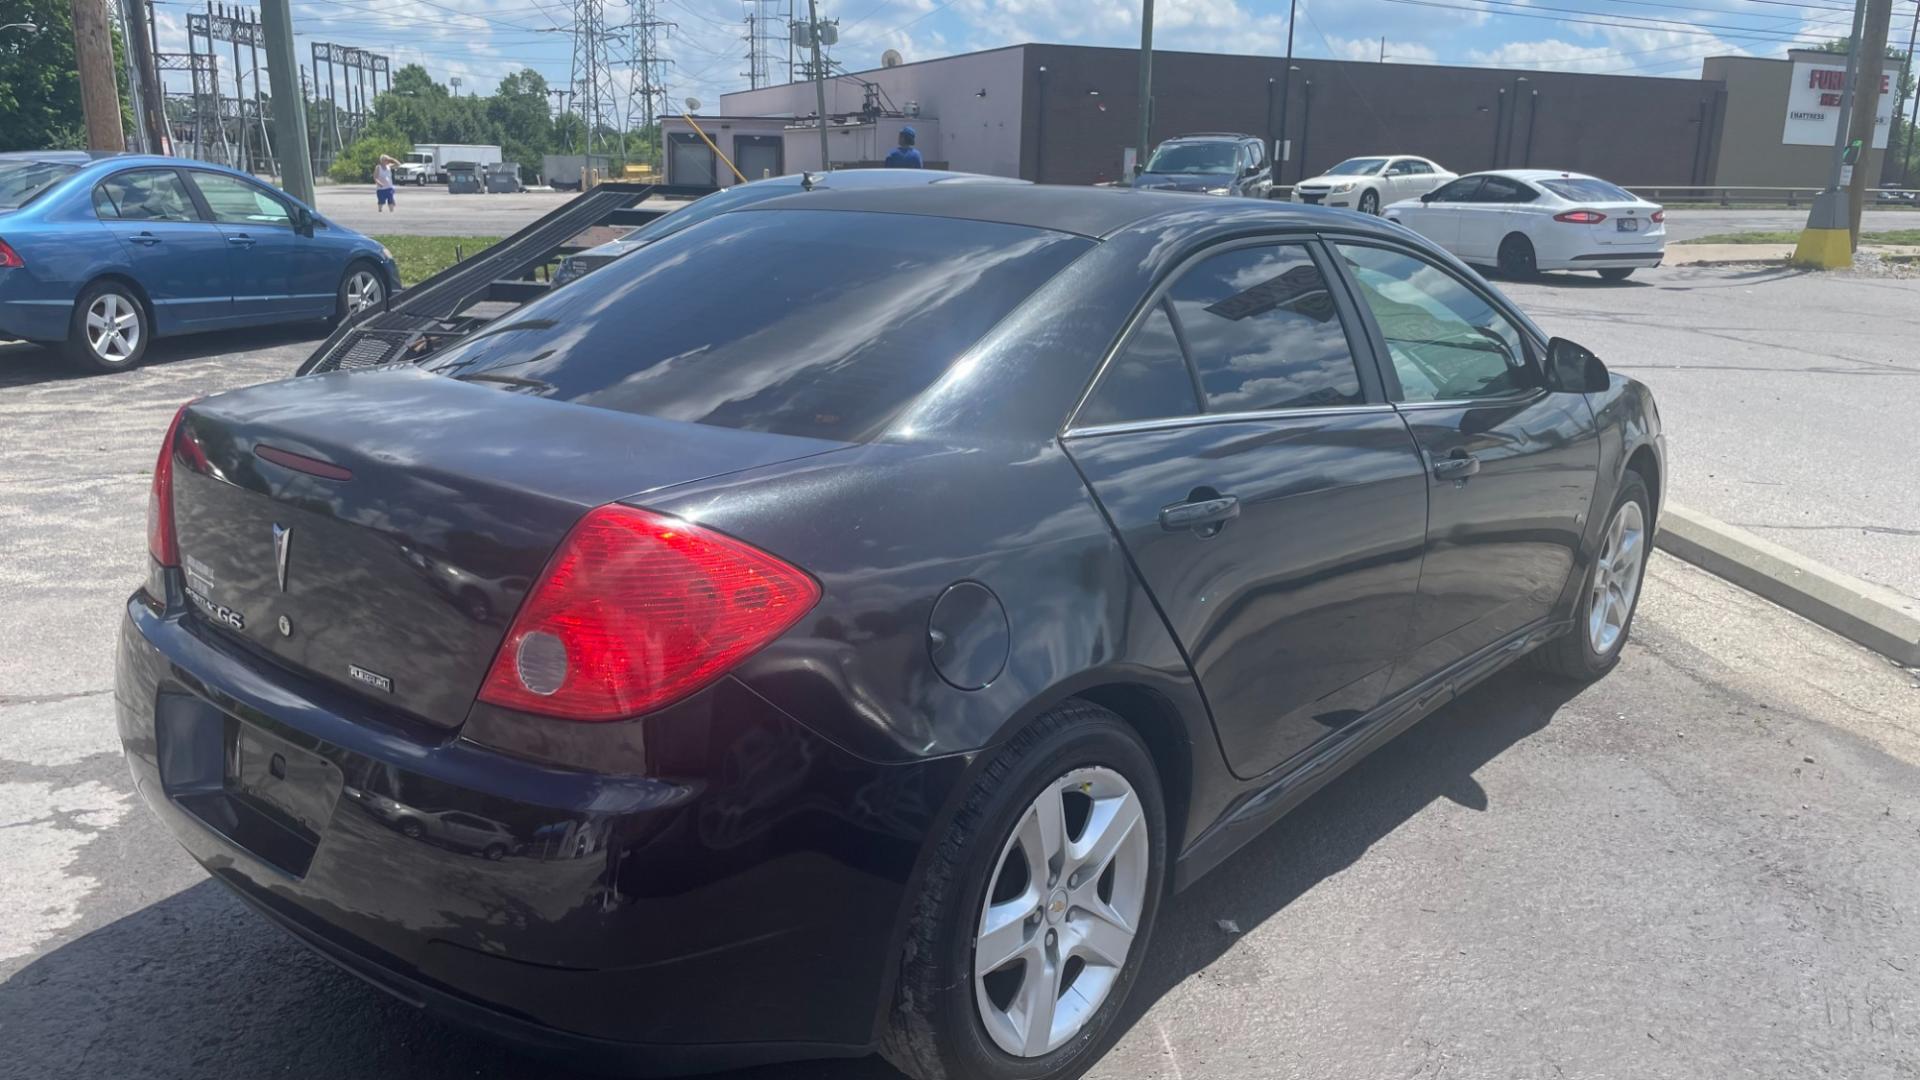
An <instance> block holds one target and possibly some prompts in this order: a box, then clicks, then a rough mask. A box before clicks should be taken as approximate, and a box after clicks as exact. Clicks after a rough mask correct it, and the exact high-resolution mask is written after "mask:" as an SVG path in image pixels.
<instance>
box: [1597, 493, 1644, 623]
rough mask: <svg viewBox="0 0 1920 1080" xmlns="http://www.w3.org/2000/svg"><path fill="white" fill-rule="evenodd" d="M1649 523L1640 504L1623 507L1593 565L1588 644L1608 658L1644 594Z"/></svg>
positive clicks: (1616, 515) (1614, 516)
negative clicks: (1642, 578) (1643, 564)
mask: <svg viewBox="0 0 1920 1080" xmlns="http://www.w3.org/2000/svg"><path fill="white" fill-rule="evenodd" d="M1646 549H1647V520H1646V515H1645V514H1643V513H1642V512H1641V510H1640V504H1639V503H1638V502H1634V501H1632V500H1628V501H1627V502H1624V503H1621V504H1620V509H1619V510H1617V511H1615V512H1614V515H1613V520H1612V521H1610V522H1608V523H1607V538H1606V541H1605V544H1604V546H1603V547H1602V548H1601V549H1600V557H1599V558H1598V559H1595V560H1594V563H1593V582H1592V585H1591V589H1592V592H1593V603H1592V604H1591V605H1589V611H1588V614H1587V643H1588V644H1589V645H1591V646H1592V647H1593V651H1594V653H1596V654H1597V655H1600V656H1606V655H1607V654H1609V653H1611V652H1612V651H1613V650H1614V649H1615V648H1617V647H1618V646H1619V644H1620V639H1621V637H1622V636H1624V635H1625V633H1626V630H1627V620H1628V619H1629V618H1631V617H1632V616H1633V602H1634V600H1635V599H1637V598H1638V597H1639V594H1640V564H1641V562H1642V561H1644V560H1645V558H1646Z"/></svg>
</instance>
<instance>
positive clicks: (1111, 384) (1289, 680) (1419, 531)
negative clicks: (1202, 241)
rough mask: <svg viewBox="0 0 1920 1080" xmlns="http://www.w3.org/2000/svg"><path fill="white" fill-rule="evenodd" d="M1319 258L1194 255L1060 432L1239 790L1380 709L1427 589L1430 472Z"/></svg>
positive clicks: (1222, 252) (1309, 251)
mask: <svg viewBox="0 0 1920 1080" xmlns="http://www.w3.org/2000/svg"><path fill="white" fill-rule="evenodd" d="M1326 258H1327V256H1326V253H1325V252H1324V250H1322V249H1321V248H1320V247H1319V245H1318V244H1317V243H1314V242H1307V241H1291V240H1289V241H1279V240H1272V239H1268V240H1257V241H1242V242H1239V243H1236V244H1232V245H1226V246H1222V247H1219V248H1215V249H1211V250H1209V251H1207V252H1204V253H1202V254H1200V255H1197V256H1195V257H1194V258H1192V259H1189V260H1188V261H1187V262H1186V263H1185V264H1183V266H1182V268H1181V269H1180V270H1178V271H1176V273H1175V274H1174V275H1173V276H1172V277H1171V278H1170V279H1169V281H1168V283H1166V284H1163V285H1162V286H1161V288H1160V289H1159V291H1157V292H1156V293H1155V294H1154V295H1153V296H1152V298H1151V303H1150V304H1149V305H1148V306H1147V307H1146V308H1145V309H1144V311H1143V313H1142V314H1141V315H1140V316H1139V317H1138V318H1137V320H1136V322H1135V324H1134V326H1133V327H1132V329H1131V331H1130V332H1129V334H1128V335H1127V336H1126V337H1125V338H1124V341H1123V344H1122V345H1121V346H1120V348H1118V349H1117V350H1116V352H1115V353H1114V355H1113V357H1112V359H1111V360H1110V361H1109V362H1108V364H1107V366H1106V368H1105V370H1104V371H1103V373H1102V375H1101V377H1100V379H1099V381H1098V383H1097V384H1096V385H1095V387H1094V389H1093V390H1092V391H1091V392H1090V394H1089V395H1088V397H1087V399H1086V401H1085V402H1084V403H1083V404H1082V406H1081V408H1080V409H1079V410H1078V412H1077V413H1076V415H1075V417H1074V420H1073V423H1072V425H1071V426H1070V428H1069V430H1068V432H1067V434H1066V436H1065V437H1064V440H1063V441H1064V445H1065V447H1066V449H1067V452H1068V454H1069V455H1070V456H1071V457H1072V458H1073V460H1074V462H1075V463H1076V464H1077V465H1078V466H1079V468H1080V470H1081V474H1082V475H1083V476H1084V477H1085V479H1086V481H1087V483H1088V485H1089V487H1090V488H1091V490H1092V491H1093V493H1094V495H1095V497H1096V498H1097V499H1098V501H1099V503H1100V505H1101V506H1102V507H1103V508H1104V509H1105V511H1106V513H1107V516H1108V518H1109V519H1110V520H1111V521H1112V523H1113V526H1114V528H1115V530H1116V531H1117V532H1118V534H1119V536H1120V538H1121V541H1122V542H1123V543H1124V544H1125V546H1126V549H1127V551H1128V553H1129V554H1130V555H1131V556H1132V558H1133V561H1134V565H1135V566H1136V567H1137V568H1138V570H1139V573H1140V575H1141V578H1142V580H1143V582H1144V584H1145V585H1146V587H1147V589H1148V591H1149V592H1150V593H1151V594H1152V596H1153V599H1154V601H1155V603H1156V604H1157V605H1158V607H1159V610H1160V612H1161V614H1162V615H1163V617H1164V618H1165V619H1166V622H1167V624H1168V627H1169V628H1170V629H1171V631H1172V632H1173V634H1174V636H1175V638H1176V639H1177V640H1178V641H1179V642H1180V645H1181V647H1182V649H1183V650H1184V651H1185V653H1186V656H1187V659H1188V661H1189V663H1190V664H1191V665H1192V667H1193V671H1194V674H1195V675H1196V676H1197V677H1198V679H1199V681H1200V685H1201V687H1202V690H1203V691H1204V693H1205V694H1206V697H1207V701H1208V704H1209V706H1210V708H1211V709H1212V713H1213V719H1214V723H1215V725H1216V727H1217V729H1218V732H1219V736H1220V742H1221V746H1222V747H1223V749H1224V750H1225V752H1226V754H1227V758H1228V761H1229V763H1230V764H1231V766H1232V768H1233V769H1234V771H1235V772H1236V773H1238V774H1240V775H1242V776H1253V775H1257V774H1259V773H1263V772H1266V771H1268V770H1270V769H1272V768H1274V767H1276V766H1278V765H1281V764H1282V763H1284V762H1286V761H1288V760H1289V759H1292V758H1294V757H1296V756H1298V755H1299V754H1301V753H1303V752H1305V751H1307V750H1309V749H1311V748H1312V747H1313V746H1314V744H1316V743H1318V742H1319V741H1320V740H1322V739H1324V738H1326V737H1328V736H1330V735H1332V734H1334V733H1336V732H1338V731H1340V730H1341V729H1342V728H1344V727H1345V726H1347V725H1348V724H1350V723H1352V722H1353V721H1354V720H1356V719H1358V718H1359V717H1360V716H1362V715H1363V714H1365V713H1366V712H1367V710H1368V709H1370V708H1372V707H1373V706H1374V705H1375V704H1377V703H1378V702H1379V701H1380V699H1381V694H1382V691H1383V689H1384V687H1385V685H1386V682H1387V679H1388V677H1389V676H1390V674H1391V672H1392V669H1393V666H1394V663H1395V660H1396V659H1397V658H1398V657H1399V656H1400V654H1401V651H1402V648H1403V646H1404V644H1405V643H1406V640H1407V630H1408V628H1409V626H1410V619H1411V616H1412V613H1413V603H1414V596H1415V593H1416V591H1417V585H1418V578H1419V555H1418V553H1419V551H1420V549H1421V547H1422V545H1423V543H1424V540H1425V530H1426V513H1427V507H1426V498H1427V494H1426V489H1427V482H1426V470H1425V466H1424V464H1423V463H1422V461H1421V458H1420V454H1419V451H1418V448H1417V446H1416V445H1415V444H1414V442H1413V439H1412V437H1411V436H1410V435H1409V434H1408V431H1407V428H1406V425H1405V424H1404V423H1402V422H1401V420H1400V418H1399V416H1398V414H1397V413H1396V412H1395V411H1394V410H1393V408H1392V407H1391V406H1390V405H1388V404H1387V403H1386V402H1385V400H1384V397H1383V390H1382V388H1381V385H1380V381H1379V379H1378V377H1377V374H1376V373H1375V371H1374V366H1373V365H1372V364H1370V363H1364V362H1356V358H1357V357H1362V358H1363V357H1365V356H1366V355H1367V354H1366V352H1365V349H1366V348H1367V346H1366V339H1365V336H1364V333H1363V332H1362V331H1360V329H1359V326H1358V324H1357V323H1356V321H1355V320H1356V319H1357V315H1356V313H1355V312H1354V310H1353V309H1352V308H1351V306H1350V302H1349V301H1348V300H1347V298H1346V297H1345V295H1344V294H1343V293H1340V292H1338V291H1336V290H1331V289H1329V288H1328V281H1329V280H1330V279H1329V276H1328V270H1327V265H1326Z"/></svg>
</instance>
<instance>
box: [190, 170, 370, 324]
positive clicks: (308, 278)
mask: <svg viewBox="0 0 1920 1080" xmlns="http://www.w3.org/2000/svg"><path fill="white" fill-rule="evenodd" d="M188 175H189V176H190V177H191V179H192V180H193V184H194V187H195V188H196V189H198V191H199V193H200V195H201V197H202V199H203V200H204V201H205V203H206V206H207V210H208V213H209V214H210V215H211V216H212V218H213V220H214V222H215V223H216V224H217V225H218V226H219V228H220V231H221V233H223V234H224V235H225V237H226V243H227V247H228V250H229V252H230V253H231V254H232V256H233V268H234V297H233V303H234V313H235V314H236V315H237V316H238V317H239V318H240V319H242V320H243V321H246V322H250V323H265V322H277V321H279V320H281V319H300V318H319V317H321V316H324V315H327V314H329V313H331V312H332V311H333V309H334V305H335V303H336V301H337V299H338V290H339V285H340V271H341V269H342V267H337V266H334V265H333V263H334V262H335V261H336V260H334V259H333V258H332V257H331V256H330V255H329V254H328V252H327V250H326V247H325V245H323V244H320V243H317V242H316V241H315V240H314V238H312V237H309V236H301V235H300V234H299V233H296V232H295V231H294V229H293V208H292V205H291V204H290V203H288V202H287V201H286V200H284V199H282V198H281V197H280V196H279V195H278V194H277V193H275V192H272V191H269V190H267V188H265V187H264V186H262V185H260V184H256V183H254V182H253V181H251V180H244V179H242V178H240V177H238V176H229V175H227V174H225V173H216V172H207V171H204V170H200V169H194V170H192V171H190V172H189V174H188Z"/></svg>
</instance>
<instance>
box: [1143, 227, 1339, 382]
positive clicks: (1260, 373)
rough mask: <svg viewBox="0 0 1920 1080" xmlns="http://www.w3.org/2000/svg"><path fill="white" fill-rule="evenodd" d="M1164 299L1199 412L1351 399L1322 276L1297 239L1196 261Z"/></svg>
mask: <svg viewBox="0 0 1920 1080" xmlns="http://www.w3.org/2000/svg"><path fill="white" fill-rule="evenodd" d="M1167 300H1168V302H1169V304H1170V305H1171V307H1172V309H1173V314H1174V318H1175V319H1177V320H1178V322H1179V330H1180V332H1181V334H1182V335H1183V336H1184V338H1185V340H1186V344H1187V349H1188V351H1189V353H1190V355H1191V356H1192V357H1193V366H1194V370H1195V371H1196V372H1197V373H1198V375H1199V377H1200V386H1201V389H1202V390H1204V391H1205V392H1206V399H1207V400H1206V406H1207V411H1208V412H1253V411H1259V410H1266V409H1296V408H1308V407H1318V406H1331V405H1352V404H1357V403H1359V401H1360V400H1361V397H1360V378H1359V373H1358V370H1357V369H1356V368H1355V367H1354V362H1353V353H1352V351H1351V350H1350V349H1349V347H1348V344H1347V334H1346V330H1345V328H1344V327H1343V326H1342V325H1341V322H1340V313H1339V309H1338V308H1337V307H1336V306H1335V305H1334V301H1333V294H1332V293H1331V292H1330V291H1329V290H1328V288H1327V280H1326V278H1325V276H1324V275H1322V274H1321V273H1320V267H1319V266H1318V265H1317V264H1316V263H1315V262H1314V261H1313V257H1312V255H1310V254H1309V253H1308V252H1307V249H1306V248H1305V247H1303V246H1301V245H1299V244H1274V245H1270V246H1265V247H1250V248H1239V249H1237V250H1234V251H1227V252H1222V253H1221V254H1218V255H1213V256H1210V257H1208V258H1205V259H1203V260H1201V261H1200V262H1199V263H1198V264H1197V265H1195V266H1194V267H1193V268H1192V269H1191V270H1189V271H1188V272H1186V273H1185V274H1183V275H1182V276H1181V277H1180V279H1179V280H1178V281H1175V282H1174V284H1173V287H1172V288H1171V289H1169V290H1168V292H1167Z"/></svg>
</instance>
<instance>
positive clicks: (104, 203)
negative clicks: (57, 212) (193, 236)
mask: <svg viewBox="0 0 1920 1080" xmlns="http://www.w3.org/2000/svg"><path fill="white" fill-rule="evenodd" d="M93 212H94V214H95V215H96V216H97V217H99V218H100V220H102V221H114V220H119V221H199V220H200V212H199V210H197V209H195V207H194V205H193V199H192V197H191V196H189V195H188V194H187V185H185V184H183V183H181V182H180V174H179V173H176V172H174V171H173V170H172V169H138V170H135V171H133V172H123V173H116V174H115V175H113V176H109V177H107V178H106V179H105V180H102V181H100V183H99V184H98V185H97V186H95V187H94V189H93Z"/></svg>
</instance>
